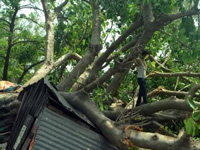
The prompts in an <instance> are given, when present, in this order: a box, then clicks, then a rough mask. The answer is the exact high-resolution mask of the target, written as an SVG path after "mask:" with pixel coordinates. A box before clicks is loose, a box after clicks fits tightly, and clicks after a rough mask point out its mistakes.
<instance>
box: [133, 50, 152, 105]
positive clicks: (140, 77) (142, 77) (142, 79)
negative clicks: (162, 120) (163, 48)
mask: <svg viewBox="0 0 200 150" xmlns="http://www.w3.org/2000/svg"><path fill="white" fill-rule="evenodd" d="M141 55H142V57H141V59H140V58H137V59H135V65H136V68H137V81H138V85H139V93H138V99H137V103H136V107H137V106H139V105H140V104H141V99H142V98H143V104H146V103H147V90H146V70H147V65H146V63H145V60H146V59H148V58H149V55H150V52H149V51H147V50H144V51H142V54H141Z"/></svg>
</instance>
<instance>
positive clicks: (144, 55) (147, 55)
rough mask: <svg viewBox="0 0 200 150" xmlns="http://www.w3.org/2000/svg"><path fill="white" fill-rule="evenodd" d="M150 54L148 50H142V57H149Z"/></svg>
mask: <svg viewBox="0 0 200 150" xmlns="http://www.w3.org/2000/svg"><path fill="white" fill-rule="evenodd" d="M150 54H151V53H150V52H149V51H148V50H144V51H142V59H148V58H149V55H150Z"/></svg>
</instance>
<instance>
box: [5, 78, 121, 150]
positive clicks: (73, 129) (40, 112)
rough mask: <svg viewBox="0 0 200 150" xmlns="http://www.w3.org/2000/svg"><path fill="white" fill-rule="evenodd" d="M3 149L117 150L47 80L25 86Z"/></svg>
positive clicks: (19, 97)
mask: <svg viewBox="0 0 200 150" xmlns="http://www.w3.org/2000/svg"><path fill="white" fill-rule="evenodd" d="M18 100H20V101H21V105H20V109H19V111H18V114H17V117H16V120H15V123H14V126H13V128H12V132H11V135H10V139H9V141H8V144H7V147H6V150H117V148H116V147H114V146H113V145H111V144H110V143H109V142H108V140H107V139H105V138H104V137H103V136H102V135H101V134H100V133H99V132H98V129H96V128H95V126H94V125H93V124H92V123H91V122H90V121H89V120H88V119H87V118H86V117H85V116H84V115H83V114H82V113H80V112H79V111H78V110H75V109H74V108H73V107H72V106H71V105H69V103H68V102H67V101H66V100H65V99H64V98H63V97H62V96H61V95H60V94H59V93H58V92H57V90H56V88H55V87H54V86H53V85H52V84H50V83H49V82H48V81H46V80H44V79H42V80H40V81H39V82H37V83H35V84H33V85H30V86H28V87H26V88H25V89H24V90H23V91H22V92H21V93H20V94H19V96H18Z"/></svg>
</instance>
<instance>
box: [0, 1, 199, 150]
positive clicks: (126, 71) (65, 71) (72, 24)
mask: <svg viewBox="0 0 200 150" xmlns="http://www.w3.org/2000/svg"><path fill="white" fill-rule="evenodd" d="M199 6H200V4H199V0H135V1H131V0H101V1H100V0H62V1H56V0H2V1H1V2H0V33H1V34H0V62H1V63H0V79H1V80H8V81H11V82H13V83H18V84H21V85H22V87H21V88H19V89H18V90H17V92H20V91H22V90H23V88H24V87H26V86H28V85H30V84H32V83H34V82H37V81H39V80H40V79H41V78H47V79H48V80H49V81H52V82H53V83H54V84H55V85H56V86H57V89H58V90H59V91H60V93H61V94H62V95H63V97H64V98H65V99H66V101H68V102H69V103H70V104H71V105H72V106H73V107H75V108H76V109H79V110H80V111H81V112H82V113H84V114H85V115H86V116H87V117H88V119H90V120H91V121H92V122H93V123H94V124H95V125H96V127H97V128H99V129H100V131H101V132H102V134H103V135H104V136H105V137H106V138H108V139H109V140H110V142H111V143H112V144H114V145H116V146H117V147H118V148H119V149H123V150H125V149H128V147H129V148H130V147H131V148H132V149H133V148H135V149H136V147H142V148H148V149H154V150H160V149H163V150H177V149H187V150H198V149H200V141H199V140H200V124H199V122H200V109H199V108H200V100H199V97H200V91H199V89H200V72H199V70H200V55H199V54H200V20H199V19H200V14H199V13H200V10H199ZM143 50H149V51H150V52H151V55H150V58H149V60H148V61H147V66H148V68H147V91H148V102H149V103H148V104H144V105H141V106H138V107H135V101H136V97H137V94H138V84H137V76H136V69H135V63H134V60H135V59H136V58H137V57H140V55H141V52H142V51H143ZM17 95H18V94H17V93H13V94H9V95H7V94H6V93H2V94H1V95H0V108H1V109H0V111H1V112H2V113H1V114H2V115H0V118H8V120H9V121H6V122H5V123H2V124H1V126H0V129H2V131H1V130H0V131H1V132H2V133H5V132H6V133H7V131H8V130H9V131H11V128H12V125H10V124H12V123H13V120H14V119H15V115H16V113H17V110H18V108H19V105H20V103H16V98H17ZM11 106H12V107H11ZM13 110H15V111H13ZM96 112H98V113H96ZM11 122H12V123H11ZM1 135H2V136H1ZM1 135H0V143H3V142H6V141H7V140H8V139H9V134H6V135H4V134H1ZM183 146H184V147H183Z"/></svg>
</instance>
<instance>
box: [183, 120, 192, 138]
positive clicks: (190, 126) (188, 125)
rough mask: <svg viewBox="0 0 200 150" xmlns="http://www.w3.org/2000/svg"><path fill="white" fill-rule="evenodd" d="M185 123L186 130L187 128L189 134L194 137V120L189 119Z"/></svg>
mask: <svg viewBox="0 0 200 150" xmlns="http://www.w3.org/2000/svg"><path fill="white" fill-rule="evenodd" d="M184 123H185V128H186V132H187V134H189V135H192V133H193V130H194V129H193V120H192V118H189V119H188V120H185V121H184Z"/></svg>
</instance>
